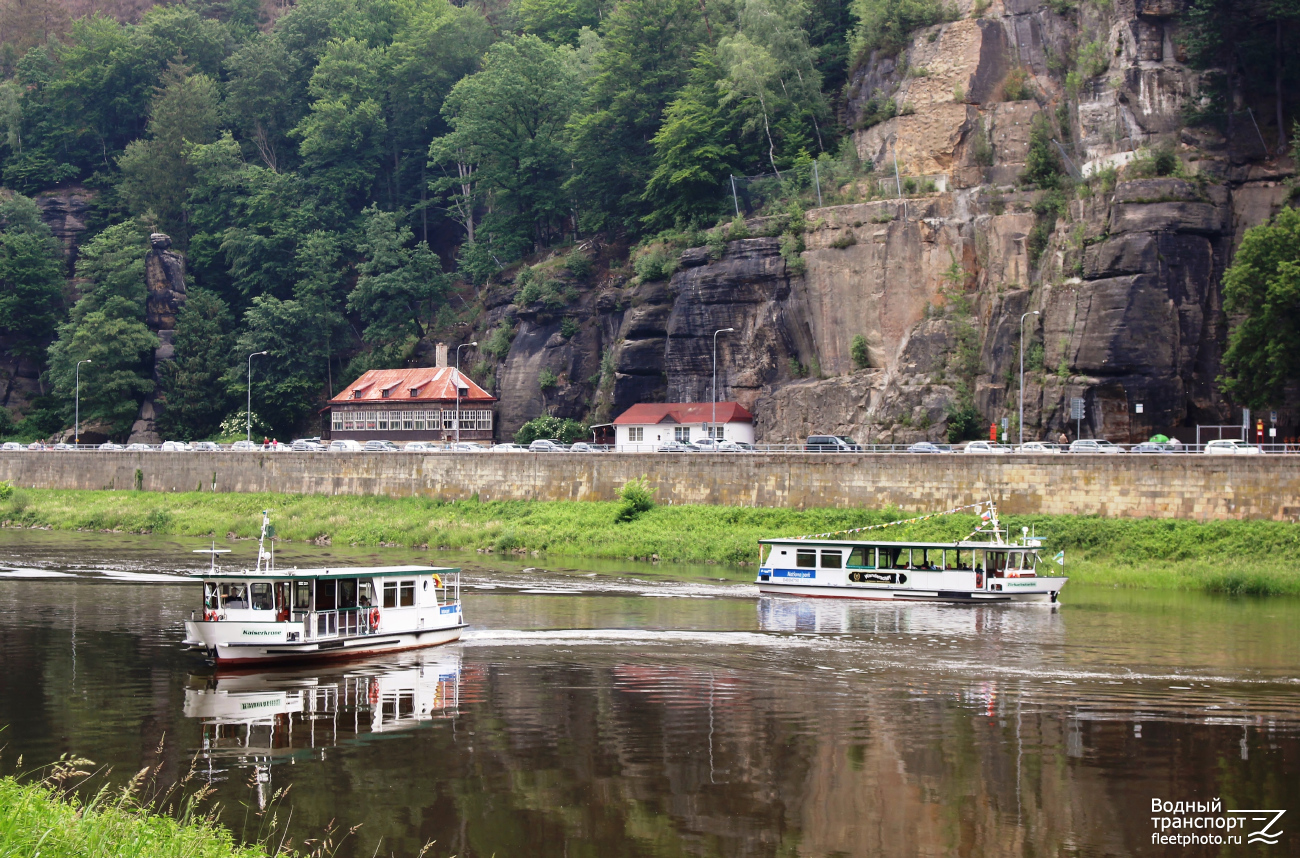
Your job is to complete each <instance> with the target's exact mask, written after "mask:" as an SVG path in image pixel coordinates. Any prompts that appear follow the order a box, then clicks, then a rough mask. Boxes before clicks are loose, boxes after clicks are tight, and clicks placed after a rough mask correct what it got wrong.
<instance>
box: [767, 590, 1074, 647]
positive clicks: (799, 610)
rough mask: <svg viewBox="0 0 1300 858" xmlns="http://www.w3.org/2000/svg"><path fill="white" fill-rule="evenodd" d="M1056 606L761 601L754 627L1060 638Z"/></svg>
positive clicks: (787, 598)
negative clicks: (756, 624)
mask: <svg viewBox="0 0 1300 858" xmlns="http://www.w3.org/2000/svg"><path fill="white" fill-rule="evenodd" d="M1059 611H1060V608H1059V606H1058V605H1051V606H1047V605H1040V606H1012V605H969V604H967V605H945V604H933V603H931V604H925V603H915V602H913V603H908V604H898V603H887V602H865V601H859V600H849V599H816V600H812V599H804V598H799V597H795V596H760V597H759V599H758V625H759V628H761V629H762V630H763V631H765V632H793V633H798V634H805V633H817V634H837V633H838V634H866V635H890V634H923V633H924V634H930V633H932V634H938V635H957V636H971V637H990V636H992V637H996V636H997V635H998V634H1010V635H1016V636H1019V635H1025V636H1035V639H1036V640H1038V641H1040V642H1042V641H1043V640H1044V636H1047V637H1051V636H1060V635H1063V634H1064V631H1065V627H1064V624H1063V623H1062V622H1061V617H1060V613H1059Z"/></svg>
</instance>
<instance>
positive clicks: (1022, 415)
mask: <svg viewBox="0 0 1300 858" xmlns="http://www.w3.org/2000/svg"><path fill="white" fill-rule="evenodd" d="M1037 315H1038V311H1037V310H1030V311H1029V312H1028V313H1025V314H1024V315H1023V316H1021V317H1020V446H1021V447H1023V446H1025V319H1026V318H1027V317H1029V316H1037Z"/></svg>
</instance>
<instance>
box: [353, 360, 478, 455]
mask: <svg viewBox="0 0 1300 858" xmlns="http://www.w3.org/2000/svg"><path fill="white" fill-rule="evenodd" d="M445 349H446V347H445V346H441V345H440V347H439V350H438V357H439V363H440V364H445V362H446V360H445V358H444V357H443V356H444V355H445V354H446V352H445ZM457 388H459V389H460V396H459V406H458V404H457V403H458V399H457V396H456V393H457ZM496 401H497V399H496V397H495V396H493V395H491V394H490V393H488V392H487V391H486V390H484V389H483V388H481V387H479V386H478V385H477V384H475V383H474V382H473V381H472V380H471V379H470V378H469V376H467V375H465V374H464V373H462V372H459V371H458V370H457V369H456V368H455V367H450V366H445V365H440V366H431V367H416V368H415V369H372V370H370V371H369V372H367V373H366V374H365V375H363V376H361V377H360V378H358V379H357V380H356V381H354V382H352V383H351V384H349V385H348V386H347V387H346V388H344V389H343V391H342V392H340V393H339V395H338V396H335V397H334V398H333V399H331V400H330V402H329V409H330V437H331V438H344V439H353V440H356V441H372V440H387V441H394V442H397V443H401V442H404V441H451V440H454V439H455V437H456V425H457V421H459V424H460V440H461V441H491V440H492V437H493V432H494V429H495V419H494V417H495V415H494V413H493V412H494V408H493V406H494V404H495V403H496Z"/></svg>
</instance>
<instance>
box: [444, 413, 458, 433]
mask: <svg viewBox="0 0 1300 858" xmlns="http://www.w3.org/2000/svg"><path fill="white" fill-rule="evenodd" d="M442 428H443V429H455V428H456V412H455V411H444V412H442Z"/></svg>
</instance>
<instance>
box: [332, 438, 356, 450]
mask: <svg viewBox="0 0 1300 858" xmlns="http://www.w3.org/2000/svg"><path fill="white" fill-rule="evenodd" d="M362 449H363V448H362V446H361V442H360V441H353V440H352V439H351V438H338V439H336V440H334V441H331V442H330V446H329V451H330V452H331V453H360V452H361V451H362Z"/></svg>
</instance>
